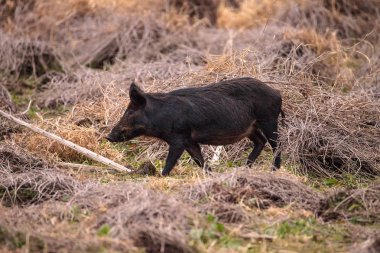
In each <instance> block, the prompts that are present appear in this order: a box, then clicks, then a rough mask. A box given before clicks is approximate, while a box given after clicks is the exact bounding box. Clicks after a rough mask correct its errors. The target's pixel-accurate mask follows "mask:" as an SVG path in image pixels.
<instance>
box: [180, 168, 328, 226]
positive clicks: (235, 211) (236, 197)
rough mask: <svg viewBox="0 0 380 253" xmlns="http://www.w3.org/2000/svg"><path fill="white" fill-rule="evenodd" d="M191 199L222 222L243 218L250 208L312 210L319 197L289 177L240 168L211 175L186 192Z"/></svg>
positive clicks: (247, 216)
mask: <svg viewBox="0 0 380 253" xmlns="http://www.w3.org/2000/svg"><path fill="white" fill-rule="evenodd" d="M187 195H188V198H189V199H191V200H193V201H194V200H196V201H200V202H201V203H204V204H203V205H202V206H203V210H202V211H204V212H205V213H213V214H214V215H215V216H216V217H218V218H219V219H220V220H222V221H224V222H232V223H240V222H242V221H244V220H245V221H247V220H248V219H249V217H250V215H249V212H250V210H251V209H253V208H260V209H267V208H270V207H284V206H286V205H291V206H293V207H295V208H301V209H304V210H309V211H313V212H316V210H317V209H318V208H319V202H320V201H321V196H319V194H318V193H317V192H315V191H313V190H311V189H310V188H308V187H306V186H305V185H303V184H300V183H299V182H297V181H295V180H292V179H290V178H286V177H281V176H279V175H273V174H269V173H253V172H250V171H247V170H244V169H243V168H240V169H239V170H238V171H235V172H234V173H226V174H222V175H219V176H217V175H213V178H212V179H209V180H203V181H201V182H200V183H199V184H195V185H194V186H193V187H192V188H191V189H190V190H188V192H187Z"/></svg>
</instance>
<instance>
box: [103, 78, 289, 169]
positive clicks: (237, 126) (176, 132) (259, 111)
mask: <svg viewBox="0 0 380 253" xmlns="http://www.w3.org/2000/svg"><path fill="white" fill-rule="evenodd" d="M129 97H130V103H129V105H128V108H127V110H126V111H125V113H124V115H123V117H122V118H121V119H120V121H119V122H118V123H117V125H116V126H115V127H114V128H113V129H112V131H111V133H110V134H109V135H108V137H107V139H108V140H109V141H111V142H122V141H128V140H131V139H133V138H135V137H138V136H141V135H145V136H152V137H156V138H159V139H161V140H164V141H166V142H167V143H168V144H169V155H168V157H167V159H166V164H165V168H164V170H163V171H162V175H164V176H166V175H169V173H170V171H171V170H172V169H173V167H174V166H175V164H176V162H177V160H178V159H179V158H180V156H181V155H182V153H183V152H184V151H185V150H186V151H187V152H188V153H189V154H190V156H191V157H192V158H193V159H194V161H195V162H196V163H197V164H198V165H199V166H201V167H203V166H204V159H203V156H202V153H201V148H200V146H199V144H209V145H226V144H232V143H235V142H237V141H240V140H241V139H243V138H246V137H247V138H249V139H250V140H251V141H252V142H253V144H254V149H253V150H252V152H251V153H250V154H249V156H248V161H247V165H249V166H250V165H251V164H252V163H253V162H254V161H255V160H256V158H257V157H258V156H259V154H260V153H261V151H262V149H263V148H264V145H265V143H266V142H267V141H268V142H269V144H270V146H271V147H272V150H273V152H274V154H275V158H274V162H273V165H274V169H277V168H279V167H280V164H281V153H280V151H278V150H277V149H278V146H279V144H278V141H277V139H278V137H277V121H278V117H279V114H280V113H281V114H282V116H283V117H284V113H283V112H282V110H281V103H282V99H281V95H280V92H279V91H277V90H274V89H272V88H271V87H269V86H268V85H266V84H264V83H262V82H261V81H259V80H257V79H253V78H238V79H233V80H228V81H222V82H218V83H213V84H210V85H207V86H204V87H198V88H185V89H179V90H174V91H171V92H168V93H145V92H144V91H142V90H141V89H140V88H139V87H138V86H137V85H136V84H134V83H132V84H131V86H130V89H129Z"/></svg>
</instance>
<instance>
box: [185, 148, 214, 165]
mask: <svg viewBox="0 0 380 253" xmlns="http://www.w3.org/2000/svg"><path fill="white" fill-rule="evenodd" d="M186 151H187V152H188V153H189V154H190V156H191V158H193V160H194V161H195V163H196V164H197V165H198V166H199V167H201V168H203V169H204V170H205V171H211V168H210V167H209V166H207V164H205V161H204V158H203V155H202V151H201V147H200V146H199V144H198V143H196V142H194V141H188V143H187V144H186Z"/></svg>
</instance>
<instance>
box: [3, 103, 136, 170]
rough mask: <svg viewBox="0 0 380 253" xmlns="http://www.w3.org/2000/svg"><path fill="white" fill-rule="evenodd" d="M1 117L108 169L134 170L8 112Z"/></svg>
mask: <svg viewBox="0 0 380 253" xmlns="http://www.w3.org/2000/svg"><path fill="white" fill-rule="evenodd" d="M0 115H2V116H3V117H5V118H7V119H9V120H12V121H14V122H16V123H17V124H19V125H21V126H24V127H26V128H29V129H30V130H32V131H34V132H36V133H39V134H41V135H43V136H45V137H46V138H48V139H51V140H54V141H57V142H59V143H60V144H62V145H64V146H66V147H69V148H71V149H73V150H75V151H77V152H78V153H80V154H82V155H84V156H86V157H88V158H90V159H92V160H94V161H97V162H99V163H101V164H104V165H106V166H108V167H110V168H112V169H115V170H117V171H120V172H132V170H130V169H127V168H125V167H124V166H123V165H120V164H118V163H115V162H114V161H111V160H110V159H108V158H105V157H103V156H101V155H99V154H96V153H94V152H92V151H91V150H88V149H86V148H84V147H81V146H79V145H77V144H75V143H73V142H71V141H68V140H65V139H63V138H62V137H60V136H58V135H55V134H52V133H49V132H47V131H45V130H43V129H41V128H38V127H36V126H33V125H31V124H29V123H27V122H25V121H23V120H21V119H18V118H16V117H14V116H12V115H11V114H9V113H6V112H4V111H2V110H0Z"/></svg>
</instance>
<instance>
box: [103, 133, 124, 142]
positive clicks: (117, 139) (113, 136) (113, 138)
mask: <svg viewBox="0 0 380 253" xmlns="http://www.w3.org/2000/svg"><path fill="white" fill-rule="evenodd" d="M121 139H122V138H121V137H120V134H116V133H115V131H111V133H109V134H108V135H107V136H106V140H108V141H110V142H120V141H122V140H121Z"/></svg>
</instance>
